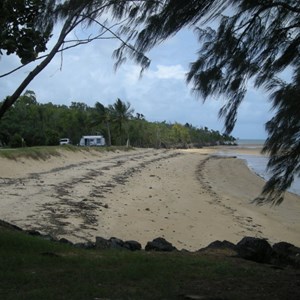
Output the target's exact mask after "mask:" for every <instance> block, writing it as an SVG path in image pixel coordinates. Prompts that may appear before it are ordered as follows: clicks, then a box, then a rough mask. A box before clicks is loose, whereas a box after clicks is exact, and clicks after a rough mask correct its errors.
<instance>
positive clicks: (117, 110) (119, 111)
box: [109, 98, 134, 144]
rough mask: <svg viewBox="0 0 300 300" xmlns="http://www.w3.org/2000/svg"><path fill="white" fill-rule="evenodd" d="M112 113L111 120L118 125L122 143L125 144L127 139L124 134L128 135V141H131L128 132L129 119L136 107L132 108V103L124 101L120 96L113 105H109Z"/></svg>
mask: <svg viewBox="0 0 300 300" xmlns="http://www.w3.org/2000/svg"><path fill="white" fill-rule="evenodd" d="M109 110H110V113H111V120H112V122H114V123H115V124H116V125H117V128H118V131H119V137H120V143H121V144H123V143H124V141H125V138H124V136H125V135H126V137H127V143H128V142H129V132H128V126H127V125H128V124H127V123H128V120H129V119H130V118H131V117H132V114H133V112H134V109H132V108H130V103H129V102H127V103H125V102H123V101H122V100H120V99H119V98H118V99H117V100H116V102H115V103H114V104H113V105H110V106H109Z"/></svg>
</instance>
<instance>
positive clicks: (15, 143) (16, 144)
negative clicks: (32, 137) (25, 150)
mask: <svg viewBox="0 0 300 300" xmlns="http://www.w3.org/2000/svg"><path fill="white" fill-rule="evenodd" d="M10 146H11V147H13V148H20V147H22V146H23V139H22V137H21V135H20V134H18V133H15V134H14V135H13V136H12V138H11V140H10Z"/></svg>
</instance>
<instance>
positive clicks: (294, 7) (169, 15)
mask: <svg viewBox="0 0 300 300" xmlns="http://www.w3.org/2000/svg"><path fill="white" fill-rule="evenodd" d="M156 9H157V7H156ZM138 22H139V20H138ZM139 26H142V29H141V31H140V32H139V34H138V35H137V38H136V41H135V44H134V47H135V48H136V49H137V50H138V52H145V51H148V50H150V49H151V48H152V47H154V46H155V45H157V44H159V43H161V42H162V41H164V40H166V39H167V38H168V37H170V36H172V35H174V34H176V33H177V32H178V31H179V30H180V29H182V28H184V27H188V28H192V29H193V30H195V33H196V35H197V36H198V39H199V44H200V48H199V51H198V57H197V59H196V60H195V61H194V62H193V63H191V65H190V70H189V72H188V74H187V82H188V83H192V85H193V90H194V92H195V93H196V95H197V96H199V97H200V98H202V99H203V100H204V101H205V100H206V99H207V98H209V97H216V98H220V97H222V98H223V99H225V105H224V106H223V107H222V108H221V110H220V112H219V116H220V117H224V118H225V129H226V133H230V132H231V131H232V129H233V128H234V125H235V122H236V119H237V112H238V108H239V106H240V104H241V102H242V101H243V99H244V97H245V94H246V92H247V87H248V85H249V80H251V83H252V82H253V83H254V87H255V88H263V89H265V91H266V92H269V94H270V101H271V102H272V105H273V108H274V114H275V116H274V117H273V118H272V120H270V121H269V122H268V123H267V124H266V130H267V132H268V139H267V141H266V144H265V147H264V152H266V153H268V154H269V155H270V160H269V163H268V168H269V169H270V170H271V171H272V172H273V176H272V178H271V179H270V180H269V181H268V183H267V184H266V185H265V187H264V190H263V192H262V195H261V197H259V198H257V199H256V200H257V202H258V203H266V202H271V203H273V204H279V203H281V201H282V200H283V194H284V192H285V190H286V189H287V188H288V187H289V186H290V185H291V183H292V181H293V178H294V176H299V175H300V160H299V155H300V154H299V153H300V151H299V148H300V122H299V120H300V103H299V101H300V93H299V90H300V81H299V77H300V75H299V74H300V2H299V1H298V0H289V1H277V0H266V1H259V0H257V1H253V0H221V1H219V0H218V1H216V0H208V1H196V0H195V1H193V0H191V1H180V0H166V1H163V2H161V5H160V6H159V9H157V12H156V13H155V14H152V15H151V16H148V17H147V18H146V19H145V20H142V24H140V25H139ZM205 27H206V28H205ZM119 59H120V60H121V59H122V56H119ZM289 74H291V75H289ZM284 79H285V80H284ZM249 113H251V112H249Z"/></svg>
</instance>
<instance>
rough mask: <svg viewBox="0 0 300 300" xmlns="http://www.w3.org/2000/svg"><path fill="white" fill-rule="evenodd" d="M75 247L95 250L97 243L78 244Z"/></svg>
mask: <svg viewBox="0 0 300 300" xmlns="http://www.w3.org/2000/svg"><path fill="white" fill-rule="evenodd" d="M74 247H76V248H82V249H93V248H95V243H92V242H85V243H76V244H74Z"/></svg>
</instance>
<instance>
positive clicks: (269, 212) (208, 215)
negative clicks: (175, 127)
mask: <svg viewBox="0 0 300 300" xmlns="http://www.w3.org/2000/svg"><path fill="white" fill-rule="evenodd" d="M221 150H222V149H220V148H203V149H189V150H164V149H160V150H157V149H135V150H132V151H129V152H121V151H116V152H103V153H102V152H96V151H90V152H86V151H80V152H71V151H61V155H60V156H58V157H51V158H49V159H47V160H45V161H42V160H39V161H36V160H31V159H20V160H18V161H13V160H8V159H5V158H0V164H1V168H0V193H1V198H0V199H1V200H0V219H2V220H4V221H7V222H10V223H13V224H15V225H17V226H19V227H21V228H23V229H33V230H38V231H40V232H42V233H47V234H51V235H53V236H54V237H56V238H62V237H64V238H67V239H69V240H70V241H72V242H83V241H94V240H95V237H96V236H101V237H104V238H110V237H118V238H121V239H123V240H137V241H139V242H141V243H142V244H143V246H144V245H145V243H146V242H147V241H150V240H152V239H154V238H156V237H159V236H161V237H164V238H165V239H167V240H168V241H170V242H171V243H173V245H174V246H176V247H177V248H178V249H183V248H184V249H188V250H197V249H199V248H202V247H205V246H207V245H208V244H209V243H210V242H212V241H215V240H229V241H231V242H237V241H239V240H240V239H241V238H242V237H244V236H256V237H263V238H267V239H268V240H269V241H270V243H275V242H278V241H287V242H290V243H293V244H295V245H297V246H300V223H299V220H300V197H299V196H297V195H294V194H289V193H288V194H287V195H286V198H285V201H284V202H283V204H282V205H281V206H279V207H270V206H263V207H261V206H256V205H254V204H251V200H253V199H254V198H255V197H256V196H258V195H259V193H260V191H261V188H262V186H263V184H264V181H263V180H262V179H261V178H260V177H258V176H257V175H255V174H253V173H252V172H251V171H250V170H249V169H248V167H247V166H246V165H245V163H244V161H242V160H239V159H236V158H233V157H220V156H216V155H214V154H216V153H217V152H219V151H221ZM222 151H223V150H222ZM226 151H230V149H229V150H226ZM235 151H244V150H242V149H240V150H239V149H237V148H235ZM251 153H252V154H253V153H256V154H257V155H259V152H258V150H257V149H251Z"/></svg>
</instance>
